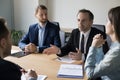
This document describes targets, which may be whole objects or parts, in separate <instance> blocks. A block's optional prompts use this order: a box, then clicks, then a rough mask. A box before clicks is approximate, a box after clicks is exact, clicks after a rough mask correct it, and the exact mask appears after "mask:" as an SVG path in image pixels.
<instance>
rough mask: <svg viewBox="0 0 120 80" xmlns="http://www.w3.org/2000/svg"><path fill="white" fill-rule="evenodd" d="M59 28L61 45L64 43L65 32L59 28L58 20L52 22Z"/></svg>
mask: <svg viewBox="0 0 120 80" xmlns="http://www.w3.org/2000/svg"><path fill="white" fill-rule="evenodd" d="M52 23H53V24H55V25H56V26H57V27H58V28H59V35H60V40H61V47H62V46H64V45H65V32H64V31H62V30H60V25H59V22H52Z"/></svg>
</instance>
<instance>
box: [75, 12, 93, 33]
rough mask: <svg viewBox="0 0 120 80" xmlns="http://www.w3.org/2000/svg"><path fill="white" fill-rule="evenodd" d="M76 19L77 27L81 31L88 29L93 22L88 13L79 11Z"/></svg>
mask: <svg viewBox="0 0 120 80" xmlns="http://www.w3.org/2000/svg"><path fill="white" fill-rule="evenodd" d="M77 21H78V28H79V30H80V31H82V32H86V31H88V30H89V29H90V28H91V26H92V24H93V20H90V19H89V14H88V13H82V12H80V13H79V14H78V16H77Z"/></svg>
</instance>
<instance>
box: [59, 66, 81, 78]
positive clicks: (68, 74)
mask: <svg viewBox="0 0 120 80" xmlns="http://www.w3.org/2000/svg"><path fill="white" fill-rule="evenodd" d="M57 77H59V78H83V66H82V65H77V64H61V66H60V69H59V71H58V74H57Z"/></svg>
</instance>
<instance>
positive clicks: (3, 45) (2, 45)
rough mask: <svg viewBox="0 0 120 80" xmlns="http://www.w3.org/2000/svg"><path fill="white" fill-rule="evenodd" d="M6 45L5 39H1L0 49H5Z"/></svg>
mask: <svg viewBox="0 0 120 80" xmlns="http://www.w3.org/2000/svg"><path fill="white" fill-rule="evenodd" d="M6 45H7V41H6V39H5V38H3V39H1V40H0V46H1V48H5V47H6Z"/></svg>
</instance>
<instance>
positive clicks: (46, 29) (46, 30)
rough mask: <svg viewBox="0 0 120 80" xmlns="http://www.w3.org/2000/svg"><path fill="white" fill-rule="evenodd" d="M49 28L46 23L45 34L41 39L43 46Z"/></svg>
mask: <svg viewBox="0 0 120 80" xmlns="http://www.w3.org/2000/svg"><path fill="white" fill-rule="evenodd" d="M48 28H49V26H48V23H47V24H46V27H45V32H44V37H43V44H45V41H46V40H47V39H46V38H47V35H48V32H49V29H48Z"/></svg>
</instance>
